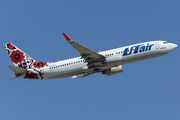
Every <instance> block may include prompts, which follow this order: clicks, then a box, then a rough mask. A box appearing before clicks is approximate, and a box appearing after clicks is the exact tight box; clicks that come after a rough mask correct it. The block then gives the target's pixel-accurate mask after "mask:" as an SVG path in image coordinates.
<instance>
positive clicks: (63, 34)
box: [62, 33, 72, 42]
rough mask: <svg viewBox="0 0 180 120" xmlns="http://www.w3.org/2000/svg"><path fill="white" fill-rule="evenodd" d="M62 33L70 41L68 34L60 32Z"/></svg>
mask: <svg viewBox="0 0 180 120" xmlns="http://www.w3.org/2000/svg"><path fill="white" fill-rule="evenodd" d="M62 34H63V35H64V37H65V38H66V40H67V41H68V42H69V41H72V40H71V38H70V37H69V36H67V35H66V34H65V33H62Z"/></svg>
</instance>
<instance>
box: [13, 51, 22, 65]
mask: <svg viewBox="0 0 180 120" xmlns="http://www.w3.org/2000/svg"><path fill="white" fill-rule="evenodd" d="M10 58H11V60H12V61H13V62H14V63H16V64H17V63H18V62H22V60H23V59H24V56H23V52H20V51H19V50H16V51H13V52H12V54H11V55H10Z"/></svg>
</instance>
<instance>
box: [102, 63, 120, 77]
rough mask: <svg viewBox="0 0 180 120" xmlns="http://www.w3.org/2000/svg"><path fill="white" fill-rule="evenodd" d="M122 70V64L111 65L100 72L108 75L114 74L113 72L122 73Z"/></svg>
mask: <svg viewBox="0 0 180 120" xmlns="http://www.w3.org/2000/svg"><path fill="white" fill-rule="evenodd" d="M122 72H123V69H122V65H120V66H118V67H112V68H110V69H107V70H104V71H103V72H102V74H105V75H107V76H110V75H115V74H118V73H122Z"/></svg>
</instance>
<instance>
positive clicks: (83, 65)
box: [4, 33, 177, 80]
mask: <svg viewBox="0 0 180 120" xmlns="http://www.w3.org/2000/svg"><path fill="white" fill-rule="evenodd" d="M63 35H64V37H65V38H66V40H67V41H68V43H69V44H70V45H71V46H73V47H74V48H75V49H76V50H77V51H78V52H79V53H80V55H81V56H80V57H76V58H72V59H67V60H62V61H58V62H53V63H50V62H38V61H36V60H34V59H33V58H31V57H30V56H28V55H27V54H26V53H24V52H23V51H22V50H20V49H19V48H17V47H16V46H15V45H13V44H12V43H5V44H4V47H5V49H6V51H7V52H8V55H9V56H10V58H11V60H12V62H13V64H14V65H15V66H12V65H8V67H9V68H10V69H11V70H12V71H13V72H14V73H15V75H16V76H15V77H14V78H12V79H11V80H13V79H15V78H27V79H31V80H32V79H40V80H42V79H58V78H65V77H72V78H79V77H81V78H82V77H86V76H88V75H91V74H94V73H97V72H100V73H102V74H104V75H108V76H110V75H114V74H118V73H121V72H123V69H122V65H124V64H128V63H132V62H137V61H141V60H146V59H150V58H155V57H159V56H162V55H165V54H168V53H170V52H172V51H173V50H174V49H176V48H177V45H176V44H173V43H168V42H167V41H150V42H144V43H138V44H134V45H129V46H125V47H120V48H116V49H112V50H107V51H103V52H99V53H97V52H94V51H93V50H91V49H89V48H86V47H84V46H82V45H81V44H79V43H77V42H75V41H73V40H72V39H71V38H70V37H69V36H67V35H66V34H65V33H63Z"/></svg>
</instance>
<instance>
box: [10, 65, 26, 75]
mask: <svg viewBox="0 0 180 120" xmlns="http://www.w3.org/2000/svg"><path fill="white" fill-rule="evenodd" d="M7 66H8V67H9V68H10V69H11V70H12V71H13V72H14V73H16V74H23V73H27V72H29V71H28V70H26V69H23V68H19V67H15V66H12V65H7Z"/></svg>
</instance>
